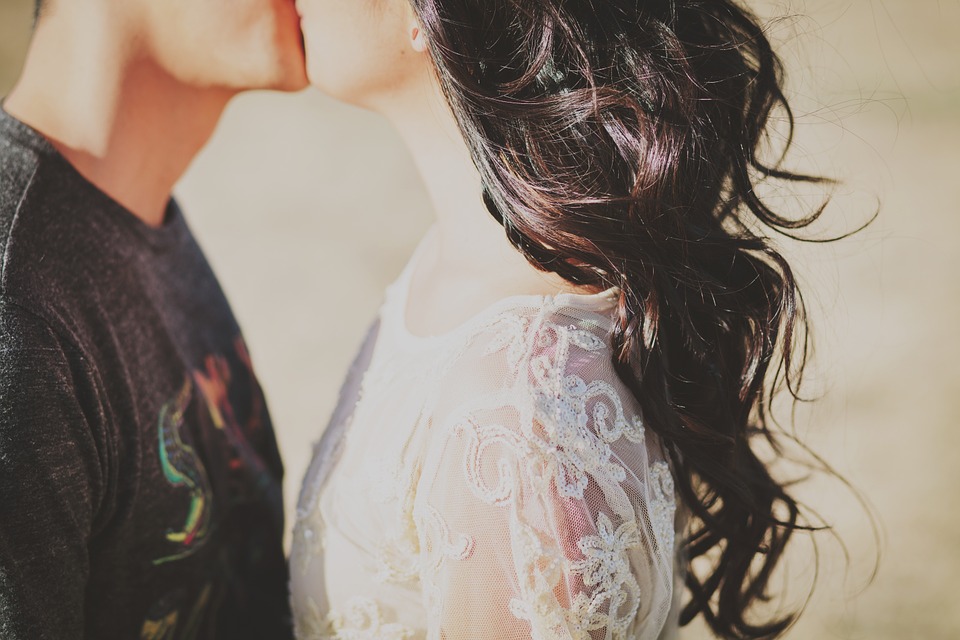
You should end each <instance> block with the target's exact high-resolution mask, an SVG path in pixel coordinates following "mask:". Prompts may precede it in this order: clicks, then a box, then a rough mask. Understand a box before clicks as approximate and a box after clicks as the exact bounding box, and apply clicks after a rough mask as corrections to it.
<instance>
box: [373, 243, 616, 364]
mask: <svg viewBox="0 0 960 640" xmlns="http://www.w3.org/2000/svg"><path fill="white" fill-rule="evenodd" d="M436 232H437V225H436V224H433V225H432V226H431V227H430V228H429V229H428V230H427V231H426V233H424V235H423V237H422V238H421V239H420V242H419V243H418V244H417V246H416V248H415V249H414V251H413V253H412V254H411V256H410V259H409V260H408V261H407V264H406V266H405V267H404V268H403V270H402V271H401V273H400V275H399V276H398V277H397V279H396V280H395V281H394V283H393V284H392V285H391V286H390V289H389V291H388V295H387V301H386V303H387V307H388V313H387V314H385V316H386V317H385V318H384V320H383V321H384V323H385V324H389V325H390V326H391V327H392V329H393V332H394V334H395V335H396V337H397V338H398V339H399V340H400V341H401V342H403V343H406V344H408V345H410V346H421V347H428V346H432V345H439V344H442V343H444V342H446V341H447V340H450V339H451V338H454V337H457V336H461V335H462V334H465V333H468V332H469V331H470V330H471V329H473V328H475V327H477V326H478V325H480V324H482V323H483V322H484V321H486V320H489V319H491V318H495V317H497V316H498V315H500V314H502V313H504V312H506V311H508V310H510V309H516V308H521V307H527V308H531V307H532V308H537V309H539V308H543V307H545V306H548V305H549V306H554V307H565V306H569V307H577V308H580V309H584V310H587V311H590V312H593V313H594V314H597V315H601V316H603V317H607V318H608V319H609V317H608V316H607V315H606V314H604V313H603V312H604V311H605V310H608V309H610V308H611V307H613V305H615V304H616V301H617V297H618V295H619V289H618V288H617V287H616V286H614V287H610V288H609V289H605V290H603V291H599V292H597V293H573V292H567V291H564V292H561V293H557V294H537V293H529V294H522V293H521V294H514V295H510V296H505V297H503V298H500V299H498V300H495V301H493V302H491V303H490V304H488V305H486V306H484V307H482V308H481V309H480V310H479V311H477V312H476V313H474V314H473V315H471V316H469V317H468V318H466V319H465V320H463V321H462V322H460V323H459V324H457V325H455V326H453V327H451V328H450V329H447V330H445V331H443V332H441V333H437V334H429V335H420V334H416V333H413V332H412V331H411V330H410V328H409V325H408V324H407V307H408V302H409V298H410V285H411V281H412V280H413V274H414V272H415V271H416V269H417V266H418V265H419V263H420V261H421V260H422V257H423V252H424V251H425V247H426V244H427V241H428V240H429V239H430V238H431V237H432V236H433V235H434V234H435V233H436Z"/></svg>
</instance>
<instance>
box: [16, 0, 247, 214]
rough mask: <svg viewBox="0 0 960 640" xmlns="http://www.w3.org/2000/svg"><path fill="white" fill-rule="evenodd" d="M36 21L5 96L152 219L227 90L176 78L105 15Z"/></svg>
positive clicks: (104, 187)
mask: <svg viewBox="0 0 960 640" xmlns="http://www.w3.org/2000/svg"><path fill="white" fill-rule="evenodd" d="M70 4H71V3H63V4H62V5H60V6H59V7H58V13H56V14H54V15H51V16H49V17H47V18H46V19H44V20H42V21H41V22H40V24H39V25H38V27H37V33H36V34H35V35H34V38H33V42H32V44H31V47H30V51H29V54H28V57H27V62H26V64H25V66H24V70H23V73H22V75H21V77H20V80H19V82H18V84H17V86H16V88H15V89H14V90H13V92H12V93H11V94H10V96H9V97H8V98H7V100H6V101H5V103H4V108H5V110H6V111H7V112H8V113H10V115H12V116H13V117H15V118H17V119H19V120H21V121H22V122H24V123H25V124H28V125H30V126H31V127H33V128H34V129H36V130H37V131H39V132H40V133H41V134H43V135H44V136H45V137H46V138H47V139H48V140H50V142H51V143H52V144H53V145H54V146H55V147H56V148H57V150H58V151H60V153H61V154H62V155H63V156H64V157H65V158H66V159H67V160H68V161H69V162H70V163H71V164H72V165H73V166H74V167H75V168H76V169H77V171H78V172H79V173H80V174H81V175H83V176H84V177H85V178H86V179H87V180H89V181H90V182H91V183H93V184H94V185H95V186H97V187H98V188H99V189H100V190H101V191H103V192H104V193H106V194H107V195H109V196H110V197H112V198H113V199H114V200H116V201H117V202H119V203H120V204H121V205H123V206H124V207H126V208H127V209H129V210H130V211H131V212H132V213H133V214H134V215H136V216H137V217H138V218H140V219H141V220H143V221H144V222H145V223H146V224H148V225H151V226H160V225H161V224H162V223H163V219H164V213H165V211H166V209H167V203H168V201H169V199H170V192H171V191H172V190H173V186H174V184H176V182H177V181H178V180H179V179H180V177H181V176H182V175H183V173H184V172H185V171H186V169H187V167H188V166H189V165H190V163H191V162H192V160H193V158H194V157H195V156H196V154H197V153H198V152H199V151H200V149H201V148H202V147H203V145H204V144H206V142H207V140H208V139H209V138H210V136H211V135H212V133H213V131H214V129H215V127H216V124H217V122H218V120H219V118H220V116H221V114H222V113H223V110H224V108H225V107H226V105H227V102H229V100H230V98H231V97H232V94H230V93H229V92H227V91H222V90H215V89H206V88H197V87H191V86H188V85H186V84H184V83H182V82H179V81H177V80H176V79H174V78H173V77H171V76H170V75H169V74H167V73H165V72H164V71H163V70H162V69H161V68H160V67H159V66H158V65H157V64H155V63H154V62H153V61H151V60H150V59H149V57H147V56H145V55H143V54H142V52H141V51H138V50H137V47H136V46H135V45H131V44H129V43H127V42H125V41H122V40H119V39H113V38H112V37H111V36H112V34H113V33H114V32H115V31H118V30H119V29H118V30H111V28H110V27H111V25H110V23H109V18H108V17H106V16H103V17H102V18H100V19H98V18H97V17H90V16H84V17H83V18H81V19H83V20H85V21H90V22H91V24H90V25H87V26H88V27H89V28H86V29H79V28H78V27H77V24H76V23H75V20H76V19H78V18H77V17H76V16H70V15H66V14H67V12H68V11H69V9H68V8H67V7H68V6H69V5H70Z"/></svg>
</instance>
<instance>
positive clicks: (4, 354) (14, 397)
mask: <svg viewBox="0 0 960 640" xmlns="http://www.w3.org/2000/svg"><path fill="white" fill-rule="evenodd" d="M87 372H88V369H87V365H86V363H85V361H84V358H83V357H82V356H81V355H80V354H79V353H78V352H77V351H76V349H74V348H73V347H71V346H69V344H67V343H66V342H65V341H64V340H63V339H61V337H60V336H58V334H57V333H55V332H54V331H53V330H51V328H50V327H49V326H48V325H47V323H46V322H44V321H43V320H42V319H40V318H39V317H38V316H36V315H34V314H32V313H31V312H29V311H26V310H24V308H23V307H21V306H19V305H18V304H16V303H12V302H10V301H9V300H5V299H2V298H0V637H2V638H4V639H5V640H21V639H23V640H26V639H28V638H29V639H30V640H37V639H44V638H58V639H59V638H79V637H82V636H83V629H84V618H83V605H84V599H85V585H86V582H87V579H88V575H89V572H90V565H89V559H88V542H89V540H90V537H91V532H92V530H93V527H94V520H95V513H96V512H97V510H98V507H99V504H100V501H101V499H102V496H103V485H104V463H103V460H105V459H106V458H105V455H106V452H105V451H104V446H103V442H102V441H98V440H99V439H98V438H97V437H96V436H95V424H96V423H97V422H98V417H97V413H98V409H97V408H96V406H97V405H96V402H95V400H94V399H95V397H96V394H95V393H94V386H93V383H92V381H91V376H90V375H88V373H87Z"/></svg>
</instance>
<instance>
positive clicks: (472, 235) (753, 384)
mask: <svg viewBox="0 0 960 640" xmlns="http://www.w3.org/2000/svg"><path fill="white" fill-rule="evenodd" d="M780 72H781V64H780V61H779V59H778V58H777V57H776V55H775V54H774V52H773V51H772V50H771V48H770V43H769V42H768V41H767V39H766V37H765V35H764V32H763V29H762V25H761V24H760V22H759V21H758V20H757V18H756V17H754V16H753V15H752V14H751V13H750V12H749V11H748V10H747V9H745V8H744V7H742V6H740V5H739V4H737V3H736V2H733V1H732V0H696V1H694V0H669V1H668V0H648V1H645V2H637V1H636V0H599V1H596V0H350V1H344V0H299V2H297V3H296V4H295V3H294V2H293V0H229V1H227V0H189V1H188V0H163V1H158V0H41V4H39V5H38V7H37V20H36V26H35V32H34V35H33V39H32V44H31V46H30V50H29V54H28V57H27V61H26V63H25V66H24V68H23V71H22V75H21V77H20V80H19V82H18V83H17V85H16V87H15V88H14V90H13V91H12V92H11V93H10V95H9V96H7V97H6V98H5V100H4V102H3V111H2V114H0V637H2V638H3V639H4V640H38V639H51V640H52V639H64V638H89V639H109V638H142V639H164V640H167V639H183V640H188V639H194V638H225V639H226V638H229V639H231V640H242V639H245V638H264V639H275V640H283V639H289V638H292V637H296V638H298V639H301V640H308V639H319V638H334V639H340V640H361V639H382V640H393V639H400V638H409V639H413V638H431V639H436V640H439V639H440V638H445V639H447V640H452V639H480V640H484V639H489V640H493V639H497V640H504V639H506V640H511V639H517V640H519V639H527V638H534V639H538V640H540V639H543V640H547V639H551V640H552V639H564V640H574V639H576V640H586V639H591V638H592V639H596V638H605V639H607V640H616V639H627V638H630V639H637V638H639V639H651V640H652V639H657V638H671V637H674V636H675V635H676V633H677V629H678V627H679V626H680V625H681V624H682V623H686V622H688V621H690V620H691V619H693V618H696V617H698V616H702V617H703V618H704V620H705V621H706V622H707V624H708V626H709V627H710V629H711V630H712V631H713V633H714V634H715V635H716V636H717V637H720V638H734V637H736V638H744V637H749V638H754V637H757V638H760V637H763V638H768V637H776V636H777V635H780V634H781V633H782V632H783V631H784V630H785V629H786V628H787V627H788V626H789V624H790V623H791V621H792V619H793V618H792V616H790V615H785V614H782V613H780V614H771V613H770V610H769V609H762V611H761V612H759V613H757V612H755V611H754V607H755V606H756V605H758V604H762V601H763V600H764V599H765V598H766V596H767V595H768V594H769V592H770V589H769V588H768V587H770V586H772V585H768V580H769V578H770V574H771V571H772V570H773V569H774V568H775V567H776V566H777V565H778V562H779V560H780V559H781V557H782V552H783V549H784V547H785V546H786V544H787V543H788V541H789V540H790V538H791V534H792V533H793V532H794V531H795V530H796V529H797V528H799V527H800V526H801V524H802V523H801V522H800V521H799V520H798V515H797V513H798V511H797V503H796V501H795V499H794V497H793V495H792V494H791V493H790V490H788V488H787V487H786V486H785V485H784V484H783V483H781V482H780V481H778V480H777V479H776V478H774V477H773V475H772V474H771V473H769V469H768V463H769V460H768V459H767V458H765V457H763V456H761V455H760V454H759V453H758V451H761V450H763V448H762V447H761V446H758V445H757V444H756V443H757V441H758V439H759V440H763V439H764V438H773V437H774V436H773V435H772V432H771V430H770V427H769V425H768V421H769V418H768V415H767V413H766V408H765V407H766V405H765V402H766V400H767V398H768V395H769V394H770V393H771V392H772V390H773V388H772V382H771V380H770V378H771V376H770V375H768V374H770V373H772V372H774V371H776V370H777V369H778V366H779V363H780V362H781V359H782V358H783V357H784V354H789V353H790V351H791V349H792V348H793V346H794V340H796V339H797V338H795V336H797V335H798V331H797V329H798V328H799V327H800V325H802V324H803V322H804V320H803V316H802V315H801V314H800V310H799V309H798V308H797V306H796V303H795V302H796V300H797V298H798V295H799V293H798V291H797V285H796V282H795V281H794V279H793V276H792V273H791V270H790V268H789V265H788V264H787V262H786V261H785V260H784V259H783V257H782V256H781V255H780V254H779V253H777V251H776V249H775V248H774V247H773V246H772V245H771V244H770V243H769V242H768V240H767V238H766V235H765V233H764V231H763V229H764V228H766V229H767V230H769V229H783V228H791V229H793V228H796V227H799V226H803V224H805V223H806V222H808V220H806V219H803V220H799V221H798V220H795V219H789V220H788V219H786V218H784V217H781V216H779V215H778V214H777V213H776V212H775V211H774V210H772V209H771V208H769V207H768V205H767V204H765V203H764V202H762V201H761V200H760V199H758V197H757V195H756V194H755V191H754V186H755V184H756V183H757V182H758V181H760V180H763V179H768V180H770V179H776V180H781V181H786V182H791V181H792V182H796V181H810V180H812V178H810V177H809V176H802V175H797V174H793V173H791V172H789V171H787V170H785V169H781V168H776V169H770V168H768V165H765V164H764V163H763V161H762V158H761V157H760V154H761V146H762V145H761V143H762V142H763V140H764V139H765V136H766V134H767V132H768V124H769V122H768V118H769V116H770V114H771V111H772V110H773V109H786V108H787V103H786V98H785V96H784V93H783V86H782V80H781V73H780ZM308 84H310V85H313V86H314V87H316V88H317V89H319V90H321V91H323V92H325V93H327V94H329V95H331V96H333V97H335V98H337V99H339V100H342V101H345V102H348V103H350V104H353V105H357V106H360V107H363V108H366V109H369V110H372V111H374V112H377V113H378V114H380V115H382V116H383V117H384V118H386V119H387V120H388V121H389V122H390V123H391V124H392V125H393V126H394V127H395V128H396V130H397V131H398V132H399V133H400V135H401V137H402V138H403V139H404V141H405V142H406V144H407V146H408V147H409V150H410V152H411V154H412V157H413V158H414V160H415V162H416V165H417V167H418V169H419V172H420V174H421V176H422V178H423V180H424V183H425V185H426V187H427V190H428V192H429V194H430V196H431V201H432V205H433V208H434V213H435V216H436V222H435V224H434V225H433V226H432V227H431V229H430V230H429V231H428V232H427V233H426V235H425V236H424V237H423V239H422V240H421V242H420V244H419V246H418V248H417V249H416V251H415V253H414V254H413V256H412V257H411V259H410V261H409V262H408V264H407V266H406V267H405V268H404V269H403V271H402V273H400V274H399V275H398V277H397V278H396V280H395V281H394V282H393V284H392V285H391V286H390V287H389V288H388V289H387V290H386V291H385V293H384V296H383V303H382V306H381V308H380V310H379V312H378V313H377V314H376V317H375V318H373V319H371V318H360V317H358V318H356V321H357V322H358V323H364V324H367V323H369V327H370V329H369V331H368V332H367V334H366V338H365V340H364V342H363V344H362V345H361V347H360V349H359V352H358V354H357V357H356V360H355V362H354V364H353V366H351V368H350V370H349V372H348V373H347V374H346V376H345V380H344V383H343V385H342V389H341V392H340V400H339V404H338V406H337V408H336V410H335V412H334V414H333V416H332V418H331V420H330V423H329V425H328V426H327V427H326V429H323V428H322V427H323V425H317V432H316V439H317V445H316V447H315V453H314V457H313V459H312V462H311V465H310V467H309V469H308V471H307V473H306V475H305V478H304V479H303V483H302V486H301V488H300V500H299V506H298V509H297V512H296V514H289V515H290V516H291V519H292V520H294V521H295V524H294V534H293V544H292V548H291V549H290V553H289V556H287V555H286V554H285V551H284V548H283V533H284V513H283V500H282V490H281V481H282V476H283V466H282V463H281V459H280V455H279V452H278V448H277V444H276V440H275V432H274V429H275V427H276V428H277V429H282V428H283V425H276V426H275V425H274V424H273V423H272V422H271V420H270V417H269V414H268V410H267V403H266V401H265V399H264V396H263V393H262V392H261V388H260V385H259V384H258V381H257V378H256V375H255V373H254V371H255V368H254V365H253V360H252V358H251V351H252V350H248V348H247V345H246V343H245V341H244V339H243V337H242V335H241V332H240V329H239V327H238V324H237V322H236V320H235V319H234V316H233V314H232V313H231V310H230V307H229V305H228V303H227V300H226V298H225V296H224V294H223V292H222V291H221V288H220V286H219V284H218V282H217V280H216V278H215V276H214V274H213V272H212V271H211V269H210V267H209V265H208V264H207V262H206V260H205V259H204V256H203V254H202V252H201V250H200V248H199V247H198V246H197V243H196V242H195V240H194V238H193V236H192V235H191V232H190V230H189V228H188V226H187V223H186V221H185V218H184V214H183V213H182V212H181V210H180V208H179V207H178V205H177V203H176V201H175V200H174V199H172V198H171V195H170V194H171V192H172V190H173V188H174V185H175V183H177V181H178V180H179V179H180V177H181V176H182V174H183V173H184V172H185V170H186V169H187V167H188V165H189V164H190V163H191V161H192V160H193V158H194V157H195V156H196V154H197V153H198V152H199V151H200V150H201V148H202V147H203V146H204V144H205V143H206V142H207V140H208V139H209V137H210V136H211V134H212V132H213V131H214V128H215V127H216V125H217V122H218V120H219V119H220V117H221V114H222V113H223V111H224V109H225V107H226V106H227V104H228V103H229V102H230V100H231V99H232V98H233V97H235V96H236V95H237V94H239V93H242V92H244V91H248V90H253V89H273V90H279V91H297V90H301V89H304V88H305V87H306V86H307V85H308ZM785 113H787V114H789V110H786V111H785ZM326 152H328V153H331V154H335V153H336V152H337V151H336V149H329V150H326ZM356 170H357V171H363V170H364V168H363V167H357V168H356ZM241 178H242V179H255V177H254V176H249V177H247V176H242V177H241ZM369 182H370V184H371V185H376V184H379V183H381V182H382V181H380V180H378V179H376V177H375V176H370V177H369ZM264 215H266V212H264ZM319 215H323V213H322V212H321V213H320V214H319ZM813 217H815V216H811V219H812V218H813ZM328 274H329V277H336V275H335V274H334V272H333V271H329V272H328ZM339 312H340V311H338V313H339ZM317 323H319V324H321V325H322V323H323V317H319V318H317ZM254 346H255V345H254ZM788 364H789V361H788ZM694 563H695V566H692V565H694Z"/></svg>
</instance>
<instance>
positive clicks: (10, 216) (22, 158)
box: [0, 135, 42, 265]
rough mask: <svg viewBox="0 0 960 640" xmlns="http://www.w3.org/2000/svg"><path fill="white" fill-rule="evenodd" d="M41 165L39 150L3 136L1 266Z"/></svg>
mask: <svg viewBox="0 0 960 640" xmlns="http://www.w3.org/2000/svg"><path fill="white" fill-rule="evenodd" d="M41 162H42V157H41V154H40V153H39V152H38V151H37V150H36V149H32V148H30V147H28V146H24V145H22V144H18V142H17V141H16V140H14V139H11V138H9V137H7V136H5V135H0V259H2V261H0V265H2V264H3V263H4V262H6V253H7V250H8V247H9V244H10V242H9V240H10V235H11V233H12V231H13V226H14V222H15V221H16V219H17V214H18V212H19V211H20V209H21V207H22V206H23V202H24V200H25V198H26V197H27V194H28V193H29V192H30V191H31V186H32V185H33V184H34V181H35V179H36V175H37V172H38V171H39V170H40V166H41Z"/></svg>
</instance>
